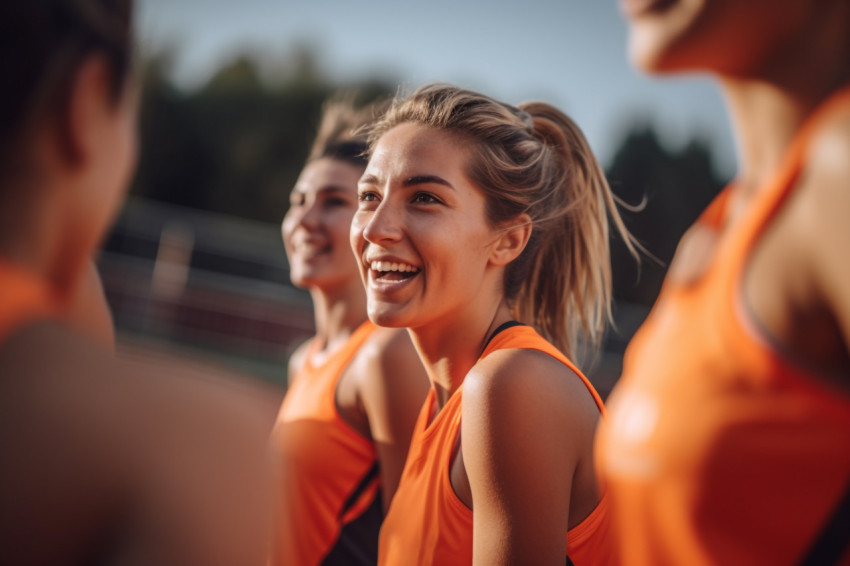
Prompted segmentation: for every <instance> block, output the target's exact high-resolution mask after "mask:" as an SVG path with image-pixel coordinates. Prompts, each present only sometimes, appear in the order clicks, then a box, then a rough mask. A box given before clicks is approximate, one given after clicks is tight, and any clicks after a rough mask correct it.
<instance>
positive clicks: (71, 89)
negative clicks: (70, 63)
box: [59, 55, 116, 166]
mask: <svg viewBox="0 0 850 566" xmlns="http://www.w3.org/2000/svg"><path fill="white" fill-rule="evenodd" d="M110 85H111V83H110V70H109V67H108V65H107V63H106V60H105V59H104V57H103V56H101V55H91V56H88V57H86V59H85V60H83V62H82V63H81V64H80V65H79V66H78V67H77V69H76V71H75V72H74V74H73V75H72V76H71V78H70V82H69V84H68V98H67V100H66V104H65V106H64V108H63V109H62V110H63V116H62V120H60V122H59V124H60V126H59V127H60V132H59V143H60V150H61V152H62V154H63V155H64V156H65V157H66V158H67V159H68V163H69V164H70V165H71V166H81V165H84V164H86V163H88V162H89V161H90V160H91V159H92V155H93V154H94V152H95V148H96V147H97V144H98V143H99V141H100V140H101V139H102V131H103V130H102V129H103V128H104V127H105V126H106V124H107V121H106V119H107V118H108V117H109V116H110V114H112V113H113V112H114V110H115V108H114V106H115V104H116V103H115V101H113V100H112V97H111V92H110V88H111V87H110Z"/></svg>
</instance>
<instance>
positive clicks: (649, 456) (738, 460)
mask: <svg viewBox="0 0 850 566" xmlns="http://www.w3.org/2000/svg"><path fill="white" fill-rule="evenodd" d="M848 103H850V91H845V92H843V93H842V94H840V95H839V96H838V97H836V98H834V99H833V100H831V101H829V102H828V103H827V104H826V105H824V107H822V108H821V109H820V110H819V111H818V112H816V113H815V115H814V116H813V117H812V119H810V120H809V121H808V122H807V123H806V124H805V126H804V127H803V129H802V130H801V131H800V133H799V134H798V135H797V137H796V139H795V140H794V142H793V144H792V146H791V147H790V149H789V151H788V153H787V155H786V158H785V160H784V162H783V167H782V169H781V170H780V171H777V174H776V175H774V177H773V179H772V180H771V181H770V184H769V185H768V186H766V187H765V188H764V190H763V191H760V193H759V194H758V195H757V196H756V197H755V200H754V202H753V203H752V205H751V206H750V207H749V209H748V210H747V211H746V212H745V213H744V216H743V217H742V218H741V219H740V221H738V222H736V225H734V226H732V227H730V229H729V231H728V232H727V233H725V234H723V236H722V237H721V240H720V241H719V242H718V244H717V248H716V249H715V252H714V256H713V258H712V261H711V265H710V266H709V267H708V270H707V271H706V272H705V273H704V274H703V275H702V276H700V279H699V280H697V281H695V282H691V283H688V284H677V283H675V282H673V281H669V280H668V281H667V282H666V283H665V286H664V287H663V288H662V291H661V294H660V296H659V299H658V301H657V302H656V304H655V306H654V307H653V310H652V312H651V314H650V315H649V317H648V318H647V320H646V322H645V323H644V325H643V326H642V327H641V328H640V330H639V331H638V333H637V334H636V335H635V337H634V338H633V340H632V342H631V344H630V345H629V348H628V350H627V352H626V357H625V360H624V371H623V377H622V379H621V380H620V383H619V384H618V385H617V387H616V388H615V390H614V392H613V394H612V396H611V398H610V399H609V403H608V407H609V410H610V414H611V417H610V419H609V420H608V423H607V424H606V425H603V426H602V427H600V430H599V432H598V434H597V451H596V455H597V456H596V457H597V463H598V465H599V470H600V473H601V474H602V475H603V477H604V480H605V481H606V483H607V486H608V496H609V498H610V504H611V512H612V517H613V523H614V526H615V528H616V532H617V538H618V546H619V548H620V550H621V554H622V556H621V557H622V562H623V564H627V565H647V566H648V565H663V564H687V565H694V566H699V565H704V564H724V565H736V564H771V565H782V564H796V563H798V562H799V561H800V560H801V558H802V557H803V556H804V555H805V553H806V552H807V549H808V548H809V546H810V545H811V544H812V543H813V542H814V540H816V538H817V537H818V533H819V531H820V530H821V529H822V528H823V526H824V524H825V523H827V522H828V521H829V518H830V517H831V515H832V512H833V509H834V507H835V505H836V503H837V502H838V501H839V500H840V498H841V496H842V494H843V493H844V490H845V489H846V487H847V486H848V482H850V398H848V396H846V395H842V394H840V393H838V392H837V391H834V390H830V389H829V388H828V387H827V386H825V385H822V384H821V383H820V382H819V381H818V380H817V379H815V378H814V377H813V376H812V375H811V374H810V373H809V372H808V371H807V370H806V369H805V368H802V367H800V366H799V365H798V364H796V363H795V362H794V361H792V360H791V359H789V358H788V357H787V356H786V355H785V354H783V352H781V351H780V350H778V349H777V348H775V347H774V346H772V345H771V344H770V342H769V341H768V339H766V337H765V336H764V335H763V334H761V333H760V331H759V330H758V329H757V327H756V325H755V324H754V321H753V320H752V318H751V316H750V315H749V314H748V313H747V312H746V308H745V306H744V304H743V298H742V273H743V270H744V267H745V266H746V263H747V259H748V257H749V254H750V252H751V250H752V249H753V246H754V244H755V243H756V242H757V241H758V239H759V237H760V235H761V234H762V233H763V232H764V230H765V229H766V228H767V227H768V226H769V225H770V223H771V221H772V220H773V219H774V218H775V217H776V215H777V213H778V212H779V211H780V210H781V208H782V205H783V204H784V203H785V202H786V200H787V198H788V197H789V195H790V194H791V193H792V192H793V188H794V187H795V185H796V181H797V179H798V176H799V174H800V172H801V171H802V169H803V166H804V158H805V154H806V149H807V142H808V140H809V139H810V138H811V136H812V132H813V131H814V128H815V127H816V126H817V125H818V124H819V123H820V120H821V119H822V118H823V116H824V114H825V113H827V112H829V111H831V110H832V109H834V108H835V106H836V105H842V106H843V105H846V104H848ZM728 193H729V189H728V188H727V190H726V191H724V193H722V194H721V196H720V197H718V198H717V199H716V200H715V202H714V203H712V205H710V207H709V208H708V209H707V210H706V212H705V213H704V214H703V215H702V217H701V218H700V219H699V220H698V221H697V222H698V223H704V224H705V225H707V226H711V225H713V224H714V225H716V224H717V221H718V219H720V218H722V217H723V215H724V206H725V202H726V199H727V195H728ZM843 260H844V258H836V261H843ZM846 536H848V537H850V532H848V533H846ZM844 558H845V559H844V560H843V561H842V562H841V563H842V564H850V556H845V557H844Z"/></svg>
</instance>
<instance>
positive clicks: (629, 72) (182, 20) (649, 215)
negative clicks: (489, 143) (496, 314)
mask: <svg viewBox="0 0 850 566" xmlns="http://www.w3.org/2000/svg"><path fill="white" fill-rule="evenodd" d="M136 12H137V14H136V15H137V22H138V29H139V31H140V37H139V57H140V67H141V71H142V72H141V82H142V92H143V97H142V115H141V122H140V134H141V145H140V147H141V150H140V160H139V167H138V171H137V174H136V177H135V180H134V182H133V185H132V188H131V194H130V198H129V199H128V201H127V204H126V206H125V208H124V209H123V211H122V213H121V215H120V217H119V218H118V220H117V222H116V224H115V226H114V229H113V231H112V233H111V234H110V235H109V236H108V238H107V240H106V242H105V244H104V248H103V251H102V253H101V255H100V257H99V262H98V263H99V268H100V271H101V276H102V278H103V282H104V286H105V289H106V292H107V297H108V299H109V301H110V304H111V306H112V309H113V313H114V317H115V323H116V327H117V331H118V346H119V351H120V352H123V353H124V354H126V355H141V356H165V357H172V358H179V359H181V360H184V361H185V360H189V363H192V364H194V365H195V367H196V368H197V369H198V370H199V371H202V372H204V371H209V372H217V373H232V374H238V375H241V376H245V377H246V378H249V379H257V380H260V381H262V382H264V383H266V384H268V385H269V386H270V387H271V388H273V389H276V390H279V391H280V392H282V391H283V388H284V387H285V382H286V370H285V368H286V361H287V359H288V356H289V353H290V352H291V351H292V349H293V348H294V347H295V346H296V345H297V344H298V343H299V342H301V341H303V340H304V339H305V338H307V337H309V336H311V335H312V332H313V323H312V310H311V309H312V305H311V304H310V298H309V295H307V294H306V293H305V292H303V291H300V290H298V289H295V288H294V287H292V286H291V285H290V283H289V276H288V268H287V264H286V258H285V256H284V251H283V245H282V243H281V238H280V229H279V224H280V221H281V219H282V217H283V215H284V213H285V212H286V208H287V206H288V194H289V191H290V189H291V187H292V185H293V183H294V181H295V179H296V177H297V175H298V173H299V171H300V169H301V167H302V165H303V164H304V159H305V158H306V155H307V151H308V149H309V146H310V143H311V141H312V136H313V134H314V132H315V129H316V126H317V124H318V118H319V110H320V107H321V104H322V102H323V100H324V99H325V98H326V97H327V96H328V95H329V94H330V93H332V92H333V91H335V90H336V89H338V88H348V89H351V88H357V89H359V91H360V93H361V95H360V96H361V98H362V99H363V100H364V101H365V100H368V99H371V98H373V97H376V96H381V95H387V94H393V93H396V92H398V91H399V90H401V91H408V90H410V89H413V88H415V87H417V86H419V85H422V84H425V83H428V82H434V81H439V82H451V83H454V84H458V85H460V86H463V87H466V88H471V89H474V90H479V91H481V92H484V93H486V94H489V95H492V96H494V97H496V98H499V99H501V100H504V101H506V102H510V103H514V104H516V103H519V102H522V101H526V100H531V99H537V100H544V101H546V102H550V103H552V104H554V105H556V106H558V107H559V108H561V109H563V110H564V111H566V112H567V113H568V114H570V115H571V116H572V117H573V118H574V119H575V120H576V121H577V122H578V123H579V125H580V126H581V127H582V128H583V129H584V131H585V133H586V135H587V137H588V140H589V141H590V144H591V146H592V147H593V149H594V151H595V152H596V154H597V156H598V157H599V159H600V161H601V162H602V164H603V166H604V168H605V170H606V173H607V175H608V178H609V181H610V183H611V185H612V188H613V189H614V191H615V193H617V194H618V195H619V196H620V197H621V198H622V199H623V200H624V201H625V202H628V203H639V202H641V201H642V200H643V199H646V206H645V207H644V208H643V210H642V211H640V212H634V213H632V212H626V213H625V217H626V221H627V224H628V226H629V227H630V229H631V230H632V231H633V233H634V234H635V235H636V236H637V237H638V239H639V240H640V241H641V242H642V243H643V245H644V246H645V247H646V248H647V249H648V250H649V251H650V252H651V253H652V254H654V256H655V257H656V258H657V259H658V260H659V261H656V260H654V259H652V258H649V257H644V258H643V259H642V262H641V265H640V267H638V266H637V265H636V264H635V262H634V261H633V260H632V259H631V257H630V256H629V255H628V254H627V253H626V252H625V250H624V248H623V247H622V246H621V245H620V244H619V243H618V242H616V241H615V242H613V246H614V252H613V264H614V265H613V267H614V274H615V298H616V301H617V304H616V310H615V316H616V329H615V330H612V331H611V332H609V336H608V337H607V339H606V343H605V351H604V354H603V355H602V356H601V357H600V359H599V360H598V361H597V362H596V363H595V365H594V366H592V367H590V368H585V369H587V370H588V373H589V376H590V377H591V379H592V380H593V381H594V382H595V384H596V385H597V387H598V388H599V389H600V392H601V393H602V394H603V395H605V394H607V392H608V391H609V390H610V387H611V386H612V385H613V383H614V382H615V381H616V379H617V376H618V375H619V371H620V365H621V361H622V353H623V349H624V347H625V344H626V342H627V341H628V339H629V338H630V337H631V334H632V333H633V332H634V330H635V329H636V328H637V326H638V325H639V324H640V322H641V321H642V320H643V318H644V317H645V315H646V313H647V311H648V308H649V307H650V306H651V304H652V302H653V301H654V299H655V296H656V294H657V292H658V289H659V287H660V284H661V280H662V278H663V275H664V272H665V270H666V265H667V262H668V261H669V259H670V257H671V256H672V254H673V251H674V249H675V245H676V242H677V240H678V238H679V236H680V235H681V234H682V232H684V230H685V228H687V226H688V225H689V224H690V223H691V222H692V221H693V220H694V218H695V217H696V216H697V214H699V212H700V211H701V210H702V209H703V208H704V207H705V205H706V204H707V203H708V202H709V200H710V199H711V198H712V197H713V196H714V195H715V194H716V193H717V191H718V190H719V189H720V188H721V187H722V186H723V185H724V184H725V183H726V182H727V181H728V179H729V178H730V177H731V176H732V175H733V173H734V169H735V148H734V145H733V140H732V135H731V132H730V131H729V126H728V123H727V121H726V118H725V115H724V109H723V103H722V100H721V99H720V97H719V95H718V94H717V92H716V91H715V90H714V88H713V86H712V85H711V84H710V83H709V82H708V81H707V79H705V78H704V77H699V76H693V77H684V78H676V79H669V78H665V79H658V78H654V79H650V78H648V77H644V76H642V75H640V74H638V73H637V72H636V71H634V70H633V69H632V68H631V67H630V65H629V63H628V60H627V56H626V42H627V36H626V29H625V25H624V24H623V22H622V19H621V17H620V15H619V13H618V10H617V6H616V2H615V1H614V0H524V1H523V2H516V1H514V2H510V1H506V0H489V1H486V2H485V1H484V0H466V1H463V0H430V1H429V2H417V3H414V2H407V1H405V0H361V1H360V2H347V1H344V0H310V1H309V2H307V1H297V0H243V1H241V2H232V1H223V0H137V4H136Z"/></svg>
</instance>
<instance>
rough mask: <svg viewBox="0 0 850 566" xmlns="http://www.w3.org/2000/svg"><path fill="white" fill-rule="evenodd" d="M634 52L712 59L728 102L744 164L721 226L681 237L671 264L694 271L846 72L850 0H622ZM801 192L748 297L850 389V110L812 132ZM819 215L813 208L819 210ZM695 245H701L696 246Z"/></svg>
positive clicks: (772, 236) (747, 284) (769, 327)
mask: <svg viewBox="0 0 850 566" xmlns="http://www.w3.org/2000/svg"><path fill="white" fill-rule="evenodd" d="M620 5H621V9H622V11H623V13H624V15H625V17H626V19H627V21H628V24H629V53H630V56H631V59H632V61H633V62H634V63H635V64H636V65H637V66H638V67H639V68H641V69H643V70H646V71H649V72H659V73H666V72H669V71H706V72H708V73H710V74H712V75H713V76H714V77H715V78H716V79H717V80H718V81H719V83H720V86H721V89H722V92H723V94H724V95H725V98H726V101H727V104H728V106H729V111H730V115H731V118H732V123H733V126H734V129H735V133H736V138H737V142H738V150H739V163H740V168H739V171H738V173H737V175H736V179H735V182H734V184H733V186H732V188H731V200H730V212H729V214H728V215H727V219H726V225H725V226H723V227H722V229H721V231H720V232H719V233H710V234H705V233H703V232H705V230H704V229H700V228H699V227H695V228H694V229H692V230H690V231H689V232H688V233H687V234H686V235H685V237H683V239H682V242H681V244H680V252H679V253H678V254H677V258H676V259H674V262H673V264H672V265H671V276H674V277H683V278H693V277H698V276H699V273H701V272H702V271H703V270H704V269H705V268H706V266H707V265H708V264H709V263H710V261H711V257H712V255H713V250H714V246H715V244H716V242H718V241H721V240H722V238H723V234H724V233H725V232H726V230H728V229H729V227H730V226H732V225H734V224H735V223H736V222H737V221H738V220H739V219H740V218H741V215H742V214H743V213H745V212H746V211H747V210H748V209H749V205H750V203H751V202H752V199H753V198H754V197H755V196H756V195H758V194H759V192H760V191H761V190H763V189H764V188H765V187H766V186H767V184H768V181H769V180H770V178H771V176H772V175H774V174H775V173H776V172H777V171H778V170H779V169H780V167H781V166H782V163H783V161H784V156H785V152H786V151H787V149H788V147H789V144H790V143H791V140H792V139H793V138H794V137H795V135H796V134H797V132H798V131H799V130H800V128H801V126H802V125H803V123H804V122H805V121H806V119H807V118H808V117H809V116H810V115H811V114H812V112H814V110H815V109H816V108H817V107H818V106H820V105H821V104H822V103H823V102H824V100H826V99H827V98H828V97H829V96H830V95H831V94H832V93H834V92H835V91H837V90H838V89H839V88H840V87H841V86H842V85H845V84H847V83H848V82H850V63H848V59H847V53H848V50H850V5H848V3H847V2H843V1H838V0H822V1H809V0H789V1H787V2H771V1H769V0H739V1H733V0H657V1H652V0H646V1H643V0H621V2H620ZM810 148H811V149H810V154H809V155H808V157H807V160H806V161H807V169H806V171H805V172H804V174H803V175H802V176H801V177H800V180H799V181H798V183H799V186H798V187H797V188H796V189H795V191H794V198H793V199H792V200H791V201H790V202H789V203H788V204H787V205H785V206H784V208H783V212H782V214H780V215H779V216H778V217H777V218H776V219H775V221H774V222H773V223H772V225H771V227H770V230H768V231H767V232H766V233H765V234H764V235H763V236H762V237H761V238H760V240H759V243H758V245H757V247H756V249H755V250H754V253H753V254H752V256H751V258H750V261H749V264H748V266H747V269H746V276H745V281H744V286H743V289H744V292H743V299H744V301H745V304H746V305H747V306H748V308H749V310H750V312H752V314H753V315H754V317H755V319H756V320H757V321H758V322H759V325H760V326H761V327H762V328H764V329H765V331H766V332H767V334H768V335H769V336H770V337H771V339H773V340H774V341H775V342H777V343H779V344H781V345H782V347H783V349H787V350H788V351H790V352H792V353H793V354H794V356H795V357H797V358H798V359H800V360H802V361H803V363H804V364H805V365H806V366H808V367H810V368H812V369H814V370H815V373H817V374H819V375H820V376H822V378H823V379H825V380H826V381H829V382H831V383H833V384H838V385H839V386H840V387H843V388H845V389H850V381H848V379H847V375H850V356H848V350H850V347H848V340H850V339H848V337H850V292H848V285H847V282H848V281H850V269H848V268H847V267H845V266H846V263H847V262H845V261H842V260H837V258H844V257H846V256H847V253H848V250H847V248H846V243H847V242H848V241H850V232H848V228H847V226H848V223H847V222H846V220H845V219H844V216H846V211H847V210H849V209H850V200H848V199H850V191H847V190H846V188H847V187H846V179H847V178H848V177H849V176H850V171H848V167H850V166H848V160H847V158H846V156H847V155H848V154H850V116H847V115H846V114H844V115H835V116H834V117H833V119H832V120H831V123H829V124H824V125H822V126H821V128H820V129H819V131H818V133H817V135H816V136H815V137H814V141H813V143H812V144H811V145H810ZM815 219H816V220H815ZM695 250H700V251H699V253H696V252H695Z"/></svg>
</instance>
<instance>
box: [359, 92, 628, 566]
mask: <svg viewBox="0 0 850 566" xmlns="http://www.w3.org/2000/svg"><path fill="white" fill-rule="evenodd" d="M372 140H373V146H372V156H371V158H370V160H369V165H368V166H367V168H366V172H365V174H364V175H363V177H362V178H361V180H360V183H359V188H358V192H359V200H360V205H359V208H358V211H357V214H356V215H355V217H354V221H353V222H352V226H351V243H352V246H353V248H354V251H355V255H356V256H357V258H358V259H359V260H360V271H361V276H362V277H363V280H364V282H365V283H366V289H367V298H368V312H369V317H370V319H371V320H372V321H373V322H375V323H376V324H379V325H382V326H391V327H406V328H408V329H409V331H410V333H411V336H412V337H413V341H414V344H415V345H416V348H417V351H418V352H419V356H420V358H421V359H422V361H423V363H424V364H425V367H426V369H427V371H428V376H429V378H430V381H431V387H432V389H431V392H430V394H429V397H428V400H427V401H426V403H425V405H424V406H423V408H422V411H421V412H420V415H419V420H418V421H417V423H416V427H415V429H414V433H413V434H414V436H413V440H412V444H411V452H410V456H409V457H408V460H407V464H406V466H405V469H404V473H403V475H402V479H401V483H400V486H399V490H398V492H397V494H396V497H395V499H394V500H393V502H392V505H391V506H390V510H389V513H388V516H387V519H386V521H385V523H384V526H383V528H382V531H381V539H380V547H379V563H380V564H384V565H394V564H423V565H425V564H444V565H455V564H457V565H468V564H473V563H474V564H488V565H491V564H563V563H564V558H565V555H566V556H568V557H569V559H570V560H572V562H573V563H575V564H607V563H608V562H609V559H610V558H611V547H610V545H608V541H607V540H606V524H607V521H606V513H607V511H606V508H607V506H606V502H605V499H604V497H603V496H602V491H603V490H602V488H601V486H599V485H597V483H596V479H595V475H594V468H593V453H592V438H593V434H594V430H595V428H596V424H597V422H598V421H599V418H600V415H601V413H602V410H603V409H602V402H601V400H600V398H599V396H598V395H597V393H596V391H595V390H594V389H593V387H592V386H591V384H590V383H589V382H588V381H587V379H586V378H585V377H584V376H583V375H582V374H581V372H580V371H579V369H578V368H577V367H576V365H575V364H574V363H573V362H572V361H571V360H570V359H569V358H568V357H567V355H575V354H576V353H577V352H576V347H575V345H576V343H577V341H578V339H579V337H580V336H581V337H582V338H584V339H585V341H586V342H587V343H590V344H592V343H593V342H594V340H595V339H596V338H598V336H599V333H600V332H601V330H602V327H603V325H604V322H605V319H606V313H607V312H608V308H609V302H610V266H609V264H608V217H609V215H610V217H611V218H613V220H614V222H615V225H616V226H617V229H618V230H619V231H620V232H621V234H622V236H623V237H624V239H625V241H627V242H630V238H629V235H628V233H627V232H626V231H625V229H624V228H623V227H622V223H621V221H620V219H619V215H618V213H617V210H616V207H615V205H614V201H613V198H612V196H611V193H610V191H609V189H608V185H607V184H606V182H605V177H604V176H603V174H602V172H601V169H600V167H599V164H598V163H597V162H596V160H595V159H594V157H593V155H592V153H591V152H590V150H589V148H588V146H587V143H586V141H585V140H584V136H583V135H582V134H581V132H580V130H579V129H578V128H577V127H576V126H575V124H573V122H572V121H571V120H570V119H569V118H568V117H567V116H565V115H564V114H563V113H561V112H560V111H558V110H557V109H555V108H553V107H552V106H550V105H547V104H543V103H530V104H525V105H521V106H520V107H519V108H515V107H512V106H508V105H505V104H503V103H500V102H498V101H496V100H493V99H491V98H489V97H487V96H484V95H480V94H477V93H474V92H470V91H465V90H462V89H459V88H456V87H452V86H444V85H433V86H428V87H423V88H422V89H420V90H418V91H416V92H414V93H413V94H412V95H410V97H408V98H406V99H401V100H399V101H397V102H396V103H395V104H394V105H393V107H392V108H391V109H390V110H389V112H388V113H387V114H386V115H385V116H384V117H383V118H382V119H381V120H380V121H379V122H378V123H377V124H376V125H375V127H374V128H373V131H372ZM541 335H542V336H541ZM547 339H548V341H547ZM553 344H554V346H553ZM556 346H557V347H556ZM565 354H566V355H565Z"/></svg>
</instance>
